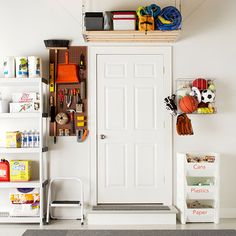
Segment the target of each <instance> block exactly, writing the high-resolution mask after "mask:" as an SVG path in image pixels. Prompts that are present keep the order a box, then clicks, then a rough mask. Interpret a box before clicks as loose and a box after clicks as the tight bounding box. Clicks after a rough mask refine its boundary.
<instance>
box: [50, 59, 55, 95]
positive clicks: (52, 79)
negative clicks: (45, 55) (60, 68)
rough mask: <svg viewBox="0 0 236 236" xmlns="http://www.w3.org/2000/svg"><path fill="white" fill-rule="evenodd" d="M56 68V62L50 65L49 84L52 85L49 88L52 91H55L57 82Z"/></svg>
mask: <svg viewBox="0 0 236 236" xmlns="http://www.w3.org/2000/svg"><path fill="white" fill-rule="evenodd" d="M54 70H55V66H54V63H50V65H49V86H50V88H49V90H50V93H53V92H54V83H55V78H54Z"/></svg>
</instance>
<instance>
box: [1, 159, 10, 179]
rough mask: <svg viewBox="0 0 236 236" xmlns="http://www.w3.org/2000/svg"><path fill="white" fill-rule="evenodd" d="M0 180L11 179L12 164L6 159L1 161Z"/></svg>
mask: <svg viewBox="0 0 236 236" xmlns="http://www.w3.org/2000/svg"><path fill="white" fill-rule="evenodd" d="M0 181H1V182H3V181H10V165H9V162H8V161H7V160H5V159H1V162H0Z"/></svg>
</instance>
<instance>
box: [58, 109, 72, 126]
mask: <svg viewBox="0 0 236 236" xmlns="http://www.w3.org/2000/svg"><path fill="white" fill-rule="evenodd" d="M68 120H69V118H68V115H67V114H66V113H64V112H60V113H58V114H57V115H56V122H57V124H59V125H65V124H67V123H68Z"/></svg>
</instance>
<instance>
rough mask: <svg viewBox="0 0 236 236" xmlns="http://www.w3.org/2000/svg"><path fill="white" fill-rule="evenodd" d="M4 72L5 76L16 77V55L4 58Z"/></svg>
mask: <svg viewBox="0 0 236 236" xmlns="http://www.w3.org/2000/svg"><path fill="white" fill-rule="evenodd" d="M3 74H4V77H5V78H14V77H15V58H14V57H4V58H3Z"/></svg>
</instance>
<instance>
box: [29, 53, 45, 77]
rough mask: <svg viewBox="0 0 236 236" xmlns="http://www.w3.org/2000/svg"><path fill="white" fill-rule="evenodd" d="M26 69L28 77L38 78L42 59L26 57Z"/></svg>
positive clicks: (40, 72)
mask: <svg viewBox="0 0 236 236" xmlns="http://www.w3.org/2000/svg"><path fill="white" fill-rule="evenodd" d="M28 69H29V77H30V78H38V77H41V76H42V75H41V74H42V61H41V58H40V57H36V56H30V57H28Z"/></svg>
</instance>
